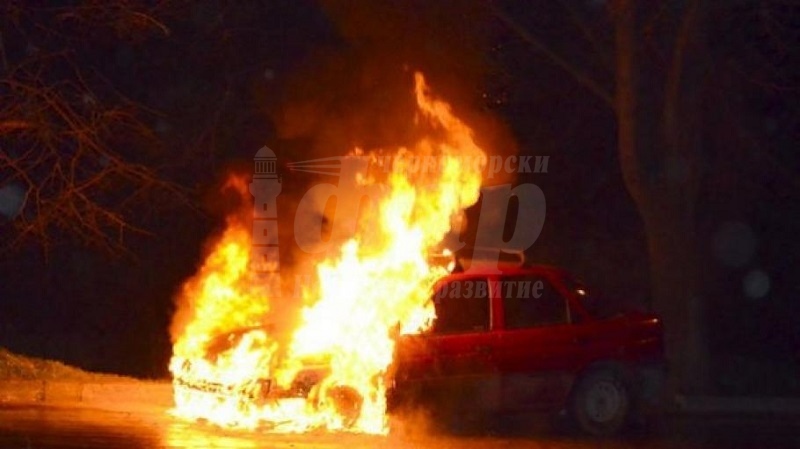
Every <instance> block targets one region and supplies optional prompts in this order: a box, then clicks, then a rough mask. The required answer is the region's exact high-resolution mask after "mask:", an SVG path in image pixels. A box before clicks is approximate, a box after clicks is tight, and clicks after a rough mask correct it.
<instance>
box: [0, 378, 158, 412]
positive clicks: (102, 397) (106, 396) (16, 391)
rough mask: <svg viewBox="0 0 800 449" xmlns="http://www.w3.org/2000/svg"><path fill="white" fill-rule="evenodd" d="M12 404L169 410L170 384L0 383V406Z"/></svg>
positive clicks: (23, 381) (16, 381) (142, 382)
mask: <svg viewBox="0 0 800 449" xmlns="http://www.w3.org/2000/svg"><path fill="white" fill-rule="evenodd" d="M15 403H59V404H64V403H80V404H84V405H102V406H104V407H109V406H110V407H112V408H117V407H124V406H130V405H146V406H156V407H172V405H173V401H172V384H171V383H169V382H148V381H141V382H130V381H128V382H102V383H98V382H64V381H39V380H8V381H0V405H2V404H15Z"/></svg>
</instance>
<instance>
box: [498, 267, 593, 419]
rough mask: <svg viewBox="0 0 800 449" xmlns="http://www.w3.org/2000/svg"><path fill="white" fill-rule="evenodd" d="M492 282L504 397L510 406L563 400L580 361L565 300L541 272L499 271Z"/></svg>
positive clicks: (544, 404) (535, 405)
mask: <svg viewBox="0 0 800 449" xmlns="http://www.w3.org/2000/svg"><path fill="white" fill-rule="evenodd" d="M496 284H497V285H498V289H499V295H500V298H501V300H502V307H501V308H500V309H501V312H500V313H501V316H500V317H498V318H499V319H498V321H499V326H500V329H499V331H498V332H497V335H498V341H497V343H496V345H495V354H494V361H495V364H496V366H497V369H498V370H499V371H500V372H501V373H502V375H503V376H502V378H503V387H502V391H503V393H502V396H503V398H504V402H505V403H507V404H508V405H509V406H510V407H511V408H517V407H522V408H530V407H531V406H532V407H533V408H548V407H552V406H555V405H558V404H561V403H563V400H564V397H565V396H566V393H567V391H568V389H569V386H570V384H571V382H572V377H573V376H574V374H575V372H576V371H577V369H578V367H579V366H581V364H582V363H583V361H582V359H583V355H582V353H581V351H582V350H581V348H580V347H579V345H576V342H575V333H574V326H573V325H572V323H571V311H570V307H569V303H568V301H567V300H566V298H565V297H564V296H563V295H562V294H561V292H560V291H559V289H557V288H556V285H555V284H554V282H553V279H551V278H550V277H549V276H548V275H547V273H544V272H543V273H536V272H533V273H526V274H520V275H513V276H502V277H501V278H499V279H498V280H497V282H496Z"/></svg>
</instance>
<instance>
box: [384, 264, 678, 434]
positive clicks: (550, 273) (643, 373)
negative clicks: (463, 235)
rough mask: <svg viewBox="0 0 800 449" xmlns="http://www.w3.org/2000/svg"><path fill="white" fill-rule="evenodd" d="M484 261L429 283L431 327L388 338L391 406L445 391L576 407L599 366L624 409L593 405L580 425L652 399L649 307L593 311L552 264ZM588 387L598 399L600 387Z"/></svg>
mask: <svg viewBox="0 0 800 449" xmlns="http://www.w3.org/2000/svg"><path fill="white" fill-rule="evenodd" d="M494 271H495V272H494V273H487V272H480V271H478V272H466V273H456V274H451V275H449V276H447V277H446V278H444V279H442V280H441V281H439V282H438V283H437V285H436V287H435V288H434V293H433V299H434V301H435V303H436V309H437V319H436V322H434V324H433V328H432V329H431V330H430V331H429V332H426V333H424V334H420V335H404V336H402V337H400V338H399V339H398V342H397V347H396V354H395V373H394V385H393V389H392V390H391V392H390V396H389V398H390V405H391V406H393V407H395V406H400V405H408V404H411V403H439V405H441V403H442V402H444V403H447V404H449V405H453V402H454V401H455V402H457V403H458V406H459V407H467V408H469V409H474V408H475V407H479V408H481V409H484V410H487V411H508V410H512V411H513V410H534V409H537V410H541V409H554V410H561V409H566V410H568V411H572V412H575V413H577V414H580V413H581V412H582V410H581V408H582V407H583V408H587V407H588V408H591V406H592V405H593V404H591V403H590V402H591V401H592V400H596V399H593V396H591V394H592V392H593V390H591V389H592V388H594V384H595V383H597V381H596V380H595V378H597V377H600V378H603V373H606V375H605V378H606V379H609V381H608V385H612V386H613V384H614V383H616V384H618V385H619V388H620V390H621V393H622V394H624V395H625V397H624V398H623V399H624V401H625V402H624V404H622V405H624V407H623V408H624V410H622V411H621V412H620V413H622V414H624V415H625V416H622V417H619V416H616V417H612V418H614V419H613V422H611V423H604V422H602V421H604V420H605V421H607V420H608V419H610V418H609V417H608V416H606V417H603V416H600V415H602V413H597V414H596V415H597V417H599V418H602V419H600V420H599V421H598V422H599V424H598V425H595V426H594V427H595V428H591V427H592V426H591V425H588V427H590V428H586V427H587V425H584V426H582V427H584V429H585V430H588V431H590V432H591V433H610V432H614V431H616V430H618V429H619V427H620V426H621V425H622V422H620V421H621V420H622V421H625V420H627V418H628V417H629V416H630V414H631V412H633V411H636V410H637V409H638V408H639V406H640V405H642V404H644V403H646V402H652V401H653V399H654V398H655V397H656V395H657V392H658V386H659V385H658V384H659V383H660V379H661V377H662V376H661V374H662V373H663V367H664V362H663V360H664V359H663V354H664V348H663V337H662V334H663V332H662V326H661V321H660V320H659V319H658V318H657V317H656V316H654V315H652V314H647V313H642V312H630V313H618V314H603V313H599V312H598V311H597V304H595V303H594V302H593V299H592V298H591V297H590V296H589V295H588V293H587V291H586V288H585V287H584V286H583V285H581V284H580V283H579V282H577V281H575V280H574V278H573V277H572V276H571V275H570V274H569V273H567V272H566V271H564V270H562V269H559V268H555V267H550V266H530V267H514V268H506V269H499V270H494ZM468 291H469V292H471V293H470V294H469V295H468V294H467V293H468ZM484 303H485V304H484ZM454 315H456V317H454ZM597 373H600V375H599V376H598V375H597ZM587 383H589V384H592V385H586V384H587ZM608 385H606V388H607V389H608ZM600 387H602V385H600V386H599V387H598V388H600ZM584 390H587V391H585V392H584ZM584 393H585V394H584ZM598 395H599V396H598ZM579 396H580V397H579ZM584 396H585V397H584ZM595 396H598V397H599V398H600V399H597V400H600V401H602V400H604V399H603V398H602V396H603V394H602V392H600V393H598V394H596V395H595ZM609 397H610V396H609ZM610 398H611V399H608V398H606V402H609V401H610V402H613V400H614V398H613V397H610ZM580 401H583V402H580ZM587 401H588V402H587ZM594 405H597V404H594ZM601 406H603V405H602V404H601Z"/></svg>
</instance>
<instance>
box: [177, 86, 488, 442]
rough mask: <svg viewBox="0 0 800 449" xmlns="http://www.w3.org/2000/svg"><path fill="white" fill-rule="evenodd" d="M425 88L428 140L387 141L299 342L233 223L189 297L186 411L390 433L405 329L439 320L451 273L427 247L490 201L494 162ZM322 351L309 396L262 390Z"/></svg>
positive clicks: (181, 359) (317, 287)
mask: <svg viewBox="0 0 800 449" xmlns="http://www.w3.org/2000/svg"><path fill="white" fill-rule="evenodd" d="M415 94H416V104H417V108H418V111H417V114H416V117H414V118H413V119H414V120H416V122H415V123H417V124H418V126H420V129H424V130H426V131H427V133H426V135H425V137H422V138H420V139H419V140H418V141H417V142H416V143H415V144H414V145H412V146H410V147H402V148H396V149H382V150H381V152H380V153H381V154H384V155H385V154H387V153H389V154H392V155H393V156H394V158H393V161H394V163H393V164H392V166H391V170H390V171H389V173H388V176H387V177H386V178H387V179H385V180H379V179H376V178H375V177H371V176H368V175H366V174H364V175H363V176H361V177H360V178H359V182H361V183H362V184H375V183H383V184H382V185H383V186H384V188H383V189H381V192H382V193H381V194H380V195H378V197H376V198H373V200H374V201H375V202H377V204H375V205H374V207H373V208H371V210H372V213H368V214H363V216H362V217H360V219H359V226H358V231H357V233H356V235H355V236H354V237H353V238H351V239H350V240H348V241H346V242H345V243H344V244H343V245H342V246H341V248H339V251H338V252H336V254H335V255H334V256H331V257H329V258H327V259H326V260H323V261H321V262H320V263H318V265H317V272H316V282H315V283H313V285H309V286H307V288H306V289H305V291H304V292H303V294H304V297H305V304H308V305H307V306H306V307H305V308H304V309H303V310H302V311H301V314H300V322H299V323H298V325H297V326H296V328H295V329H294V330H293V331H292V332H291V334H290V336H289V337H288V338H277V337H276V336H274V335H270V334H269V332H270V330H269V328H268V327H267V326H265V325H264V324H265V320H267V319H268V318H267V317H268V315H269V301H270V298H273V299H274V298H275V295H277V294H279V293H277V292H276V291H274V288H273V290H272V291H270V290H269V289H267V288H265V287H264V285H265V283H264V282H263V281H264V280H263V279H260V278H258V277H255V276H254V275H253V273H252V272H251V271H250V270H249V269H248V262H249V260H250V253H249V251H250V245H251V234H250V230H249V229H247V228H246V227H245V226H243V225H242V224H240V223H239V222H238V221H236V220H231V221H230V222H229V226H228V229H227V230H226V232H225V233H224V235H223V236H222V237H221V239H220V241H219V242H218V243H217V245H216V246H215V247H214V249H213V250H212V251H211V253H210V255H209V256H208V258H207V259H206V262H205V264H204V266H203V267H202V268H201V269H200V271H199V272H198V273H197V274H196V275H195V276H194V277H193V278H192V279H191V280H189V281H188V282H187V283H186V285H185V286H184V288H183V291H182V293H181V298H180V302H179V310H178V313H177V314H176V318H175V320H174V325H173V334H174V335H175V337H176V338H175V344H174V347H173V358H172V360H171V363H170V370H171V372H172V373H173V376H174V385H175V413H176V414H177V415H179V416H183V417H187V418H193V419H200V418H202V419H206V420H209V421H211V422H214V423H216V424H219V425H222V426H235V427H247V428H255V427H259V426H265V425H266V426H270V427H271V428H273V429H274V430H276V431H294V432H301V431H306V430H310V429H314V428H326V429H330V430H335V429H347V430H350V431H355V432H366V433H378V434H380V433H385V432H386V431H387V419H386V403H385V393H386V382H387V372H388V370H389V367H390V365H391V363H392V354H393V351H394V340H393V334H396V333H397V332H398V331H399V332H407V333H408V332H416V331H420V330H422V329H424V328H425V327H426V326H428V325H429V324H430V322H431V321H432V319H433V318H434V308H433V304H432V303H431V302H430V301H429V295H430V289H431V286H432V285H433V283H434V282H435V281H436V280H437V279H438V278H440V277H441V276H442V275H444V274H445V273H446V270H445V269H444V268H441V267H436V266H431V265H430V264H429V263H428V259H427V255H428V253H429V251H430V250H431V249H432V248H433V247H435V246H436V245H437V244H439V243H440V242H441V241H442V239H443V238H444V237H445V236H446V234H447V233H448V232H449V231H450V227H451V223H452V220H453V218H454V217H456V216H457V215H458V214H460V213H461V212H462V211H463V210H464V209H465V208H467V207H469V206H470V205H472V204H474V203H475V202H476V201H477V200H478V196H479V193H480V185H481V169H482V166H481V164H480V163H475V161H485V154H484V153H483V151H482V150H481V148H480V147H479V146H478V145H477V144H476V143H475V141H474V137H473V132H472V130H471V129H470V128H469V127H468V126H467V125H466V124H464V123H463V122H462V121H461V120H459V119H458V118H457V117H456V116H455V115H454V114H453V112H452V110H451V108H450V106H449V105H448V104H447V103H445V102H443V101H441V100H438V99H435V98H434V97H432V96H431V94H430V93H429V91H428V88H427V86H426V84H425V81H424V78H423V76H422V75H421V74H416V75H415ZM355 152H356V153H357V154H360V155H362V156H364V155H363V153H362V152H361V151H360V150H355ZM375 154H377V153H370V154H367V155H366V157H369V156H374V155H375ZM423 157H424V158H428V159H430V158H433V159H434V160H435V161H436V163H435V164H429V165H426V166H425V167H424V169H419V167H416V169H413V170H412V169H411V167H410V166H409V164H410V163H411V162H409V161H411V160H412V158H417V160H419V158H423ZM272 285H274V283H273V284H272ZM241 329H245V331H244V332H242V331H241ZM220 338H221V339H222V340H223V341H222V342H221V343H220V342H219V340H220ZM309 361H313V364H314V366H316V367H317V368H319V369H318V370H317V373H318V374H319V375H318V377H317V378H315V380H314V383H316V385H315V386H313V388H311V390H310V392H309V393H308V394H307V395H306V396H305V397H297V398H290V397H281V398H277V399H276V398H273V397H269V395H263V393H264V392H265V391H267V390H272V391H274V390H276V389H291V387H292V386H293V385H294V383H295V382H296V379H298V376H302V375H303V373H304V372H305V371H306V370H307V368H308V366H309V364H310V363H312V362H309ZM320 367H321V368H320Z"/></svg>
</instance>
